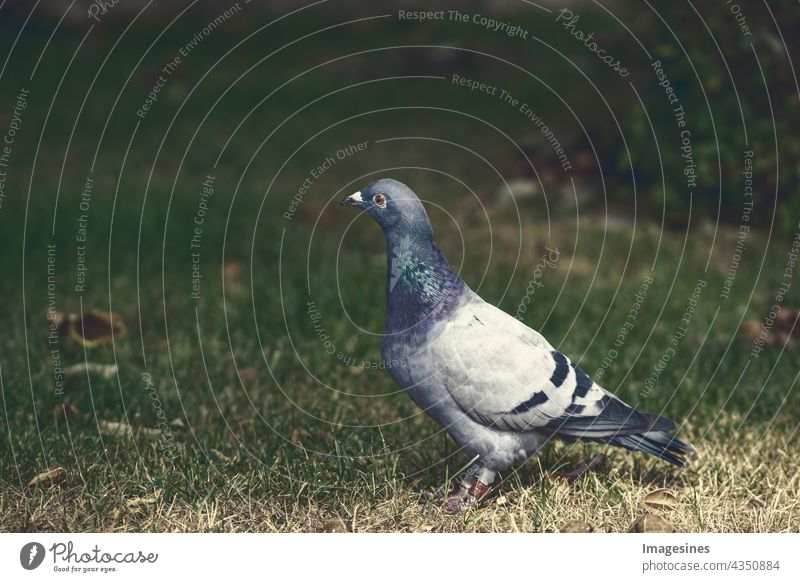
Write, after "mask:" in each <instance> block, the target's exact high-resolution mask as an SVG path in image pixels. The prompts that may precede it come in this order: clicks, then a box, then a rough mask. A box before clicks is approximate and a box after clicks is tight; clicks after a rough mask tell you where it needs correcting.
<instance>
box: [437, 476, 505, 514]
mask: <svg viewBox="0 0 800 582" xmlns="http://www.w3.org/2000/svg"><path fill="white" fill-rule="evenodd" d="M495 475H496V473H495V472H494V471H490V470H489V469H487V468H485V467H481V466H479V465H473V466H472V467H470V468H469V469H468V470H467V471H466V473H464V475H463V476H462V477H461V478H460V479H457V480H456V481H455V483H454V488H453V490H452V491H451V492H450V493H449V494H448V496H447V499H446V500H445V508H446V509H447V511H448V512H450V513H457V512H459V511H463V510H465V509H466V508H468V507H469V506H470V505H473V504H474V503H477V502H479V501H481V500H482V499H483V498H484V497H486V496H487V495H488V494H489V492H490V491H491V487H490V485H491V484H492V482H493V481H494V478H495Z"/></svg>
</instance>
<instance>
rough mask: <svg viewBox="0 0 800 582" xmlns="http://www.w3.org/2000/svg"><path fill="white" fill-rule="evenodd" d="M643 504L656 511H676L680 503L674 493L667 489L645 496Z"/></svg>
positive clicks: (657, 490)
mask: <svg viewBox="0 0 800 582" xmlns="http://www.w3.org/2000/svg"><path fill="white" fill-rule="evenodd" d="M643 503H644V504H645V505H647V506H648V507H651V508H655V509H675V508H676V507H678V506H679V505H680V501H678V498H677V497H676V496H675V494H674V493H672V492H670V491H667V490H666V489H656V490H655V491H651V492H650V493H648V494H647V495H645V496H644V500H643Z"/></svg>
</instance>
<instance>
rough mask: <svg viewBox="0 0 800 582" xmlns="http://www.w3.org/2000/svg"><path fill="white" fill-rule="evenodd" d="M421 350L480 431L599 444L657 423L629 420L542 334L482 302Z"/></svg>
mask: <svg viewBox="0 0 800 582" xmlns="http://www.w3.org/2000/svg"><path fill="white" fill-rule="evenodd" d="M428 350H429V354H430V358H431V361H433V362H436V364H435V367H436V369H437V375H438V377H439V378H440V380H441V382H442V383H443V384H444V385H445V386H446V387H447V390H448V391H449V392H450V394H451V395H452V397H453V398H454V400H455V401H456V402H457V403H458V405H459V406H460V407H461V409H462V410H463V411H464V412H465V413H466V414H467V415H468V416H470V417H471V418H472V419H473V420H475V421H477V422H480V423H481V424H484V425H486V426H492V427H495V428H498V429H501V430H509V431H530V430H543V431H545V432H548V433H551V434H558V435H561V436H566V437H570V436H572V437H577V438H579V437H584V438H599V437H604V436H608V435H612V434H631V433H636V432H642V431H645V430H649V429H650V428H652V427H653V422H654V418H656V419H658V418H660V417H653V416H651V415H645V414H641V413H639V412H636V411H635V410H633V409H632V408H630V407H629V406H627V405H626V404H624V403H623V402H622V401H620V400H619V399H617V398H616V397H615V396H613V395H612V394H611V393H609V392H608V391H606V390H605V389H604V388H602V387H600V386H599V385H597V384H596V383H594V382H593V381H592V380H591V379H590V378H589V377H588V376H587V375H586V373H584V372H583V370H581V369H580V368H579V367H578V366H576V365H575V364H574V363H573V362H572V361H570V359H569V358H568V357H566V356H565V355H564V354H562V353H561V352H559V351H558V350H556V349H554V348H553V347H552V346H551V345H550V344H549V343H548V342H547V340H546V339H545V338H544V337H543V336H542V335H541V334H539V333H538V332H536V331H534V330H532V329H530V328H529V327H527V326H526V325H525V324H523V323H522V322H521V321H519V320H517V319H515V318H513V317H511V316H510V315H508V314H507V313H505V312H503V311H501V310H500V309H498V308H496V307H494V306H493V305H490V304H488V303H485V302H484V301H482V300H475V301H471V302H468V303H465V304H463V305H462V306H460V307H459V308H458V309H457V310H456V312H455V313H454V314H453V317H451V319H450V320H449V321H448V322H447V323H446V324H444V328H443V330H442V333H440V334H439V335H438V336H437V337H436V339H434V340H433V341H432V342H431V343H430V344H429V346H428ZM657 428H659V429H664V428H665V427H663V426H659V427H657ZM666 428H668V427H666Z"/></svg>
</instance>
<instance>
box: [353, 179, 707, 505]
mask: <svg viewBox="0 0 800 582" xmlns="http://www.w3.org/2000/svg"><path fill="white" fill-rule="evenodd" d="M341 205H342V206H355V207H356V208H358V209H360V210H361V211H362V212H364V213H366V214H368V215H370V216H371V217H372V218H373V219H374V220H375V221H376V222H377V223H378V224H379V225H380V227H381V229H382V230H383V234H384V235H385V237H386V245H387V277H386V317H385V320H384V329H383V334H382V336H381V356H382V358H383V360H384V362H386V364H387V365H386V369H387V371H388V372H389V374H390V375H391V377H392V379H393V380H394V381H395V382H396V383H397V385H398V386H399V387H400V388H401V389H402V390H403V391H404V392H405V393H406V394H407V395H408V396H409V397H411V399H412V400H413V401H414V402H415V403H416V404H417V405H418V406H419V407H420V408H421V409H422V410H423V411H424V412H425V413H426V414H428V415H429V416H430V417H431V418H432V419H433V420H434V421H436V422H437V423H439V424H440V425H441V426H442V427H443V428H444V429H445V430H446V431H447V433H448V434H449V435H450V436H451V437H452V439H453V440H454V441H455V442H456V443H457V444H458V446H459V447H460V448H461V449H462V450H464V451H465V452H466V453H467V454H468V455H469V456H470V458H472V459H474V462H473V463H472V464H471V465H470V467H469V468H468V469H467V470H466V471H465V472H464V473H463V474H462V475H461V476H459V478H458V480H457V481H456V483H454V489H453V490H452V491H451V493H450V496H449V497H448V507H459V506H460V505H461V504H463V503H471V502H473V501H474V500H476V499H477V500H479V499H481V498H483V497H485V496H486V494H487V493H488V492H489V491H490V489H491V485H492V483H493V482H494V479H495V477H496V475H497V473H498V472H501V471H504V470H506V469H508V468H509V467H511V466H514V465H517V464H520V463H522V462H524V461H526V460H527V459H528V458H529V457H531V456H532V455H534V454H535V453H536V452H537V451H538V450H539V449H540V447H542V445H543V444H545V443H547V442H548V441H549V440H551V439H561V440H564V441H567V442H572V441H579V440H580V441H590V442H598V443H608V444H611V445H615V446H618V447H623V448H625V449H629V450H631V451H643V452H646V453H649V454H651V455H653V456H655V457H658V458H659V459H663V460H665V461H668V462H670V463H672V464H674V465H677V466H679V467H681V466H683V465H684V455H685V454H687V453H690V452H693V451H694V449H693V448H692V447H691V446H689V445H688V444H686V443H684V442H682V441H680V440H679V439H677V438H676V437H674V436H673V435H672V434H671V432H672V431H674V430H675V424H674V423H673V422H672V421H671V420H669V419H668V418H665V417H663V416H658V415H655V414H648V413H644V412H639V411H637V410H634V409H633V408H632V407H630V406H628V405H627V404H625V403H624V402H623V401H622V400H620V399H619V398H617V397H616V396H615V395H614V394H612V393H611V392H609V391H608V390H606V389H604V388H602V387H601V386H599V385H598V384H596V383H595V382H593V381H592V379H591V378H589V376H588V375H587V374H586V373H585V372H584V371H583V370H582V369H581V368H580V367H578V366H577V365H576V364H575V363H574V362H573V361H572V360H570V359H569V357H567V356H566V355H565V354H563V353H561V352H560V351H558V350H557V349H555V348H554V347H553V346H552V345H550V343H549V342H548V341H547V340H546V339H545V338H544V337H543V336H542V335H541V334H540V333H539V332H537V331H535V330H533V329H531V328H529V327H528V326H526V325H525V324H524V323H523V322H522V321H520V320H519V319H517V318H515V317H512V316H511V315H509V314H507V313H505V312H504V311H502V310H501V309H499V308H497V307H495V306H494V305H492V304H491V303H487V302H486V301H484V300H483V299H481V298H480V297H479V296H478V295H477V294H476V293H475V292H474V291H472V290H471V289H470V288H469V287H468V286H467V284H466V283H465V282H464V281H463V280H462V279H461V277H460V276H459V275H458V273H457V272H456V270H455V269H453V267H451V266H450V265H449V264H448V262H447V260H446V259H445V257H444V255H443V254H442V251H441V250H439V247H438V246H437V245H436V243H435V242H434V238H433V229H432V227H431V223H430V221H429V220H428V216H427V214H426V212H425V208H424V207H423V205H422V202H421V201H420V200H419V198H418V197H417V195H416V194H415V193H414V192H413V191H412V190H411V189H410V188H409V187H408V186H406V185H405V184H403V183H401V182H398V181H396V180H392V179H381V180H377V181H375V182H373V183H371V184H369V185H368V186H367V187H366V188H364V189H363V190H360V191H359V192H356V193H355V194H353V195H351V196H348V197H347V198H345V199H344V200H342V202H341Z"/></svg>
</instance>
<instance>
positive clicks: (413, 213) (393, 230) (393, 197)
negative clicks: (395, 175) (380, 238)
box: [341, 178, 433, 238]
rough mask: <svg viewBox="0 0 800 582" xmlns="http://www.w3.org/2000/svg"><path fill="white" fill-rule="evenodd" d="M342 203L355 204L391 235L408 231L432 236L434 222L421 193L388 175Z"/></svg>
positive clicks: (346, 204) (386, 233)
mask: <svg viewBox="0 0 800 582" xmlns="http://www.w3.org/2000/svg"><path fill="white" fill-rule="evenodd" d="M341 204H342V206H355V207H357V208H360V209H361V210H363V211H364V212H366V213H367V214H369V215H370V216H371V217H372V218H374V219H375V222H377V223H378V224H379V225H380V227H381V228H382V229H383V232H384V234H385V235H386V237H387V238H393V237H395V236H398V235H399V236H403V235H407V234H414V235H417V236H419V235H427V236H432V235H433V232H432V230H431V223H430V221H429V220H428V215H427V214H426V213H425V208H424V207H423V206H422V202H420V200H419V198H417V195H416V194H414V191H413V190H411V188H409V187H408V186H406V185H405V184H403V183H402V182H398V181H397V180H391V179H388V178H384V179H383V180H378V181H376V182H373V183H372V184H370V185H369V186H367V187H366V188H364V189H363V190H360V191H359V192H356V193H355V194H353V195H351V196H348V197H347V198H345V199H344V200H342V202H341Z"/></svg>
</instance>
